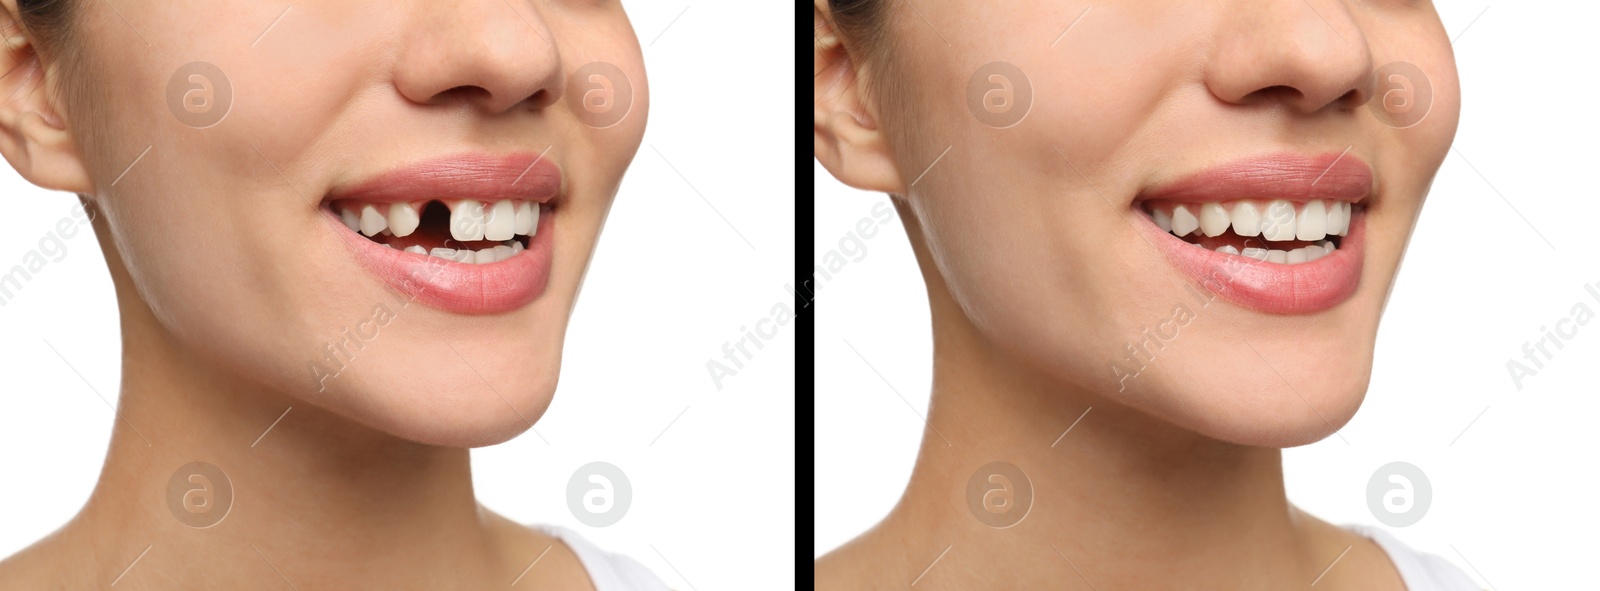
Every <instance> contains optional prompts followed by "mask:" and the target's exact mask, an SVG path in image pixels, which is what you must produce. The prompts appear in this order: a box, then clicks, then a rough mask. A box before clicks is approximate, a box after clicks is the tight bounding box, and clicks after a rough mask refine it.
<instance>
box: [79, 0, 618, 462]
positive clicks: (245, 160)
mask: <svg viewBox="0 0 1600 591" xmlns="http://www.w3.org/2000/svg"><path fill="white" fill-rule="evenodd" d="M373 6H374V5H372V4H371V3H361V2H333V3H327V4H325V5H320V6H319V7H317V8H315V9H310V10H308V11H306V12H305V13H304V14H301V11H298V10H297V11H296V18H297V19H299V25H298V27H297V28H276V27H275V29H274V31H273V32H275V33H282V34H283V35H284V39H283V40H282V41H283V42H282V43H278V44H271V43H268V41H267V40H263V41H262V45H263V46H266V47H267V48H268V49H269V51H259V50H261V49H262V47H259V46H258V47H257V48H255V49H256V50H258V53H254V54H246V53H243V52H233V51H231V50H229V51H223V50H220V49H219V50H218V51H216V52H211V53H208V54H207V55H209V56H210V57H209V58H208V59H211V60H213V61H214V62H215V63H213V64H209V67H203V66H194V65H193V64H192V63H189V62H187V60H186V58H185V57H184V55H185V51H186V50H185V47H190V48H191V49H192V46H195V45H208V44H214V46H215V47H219V48H220V47H230V46H229V45H228V43H230V42H231V41H230V39H232V38H233V37H232V36H231V35H232V34H233V33H235V32H236V31H231V30H228V29H229V27H232V26H235V25H237V27H239V28H244V27H245V26H246V25H247V24H248V20H249V19H242V20H241V22H239V23H231V22H228V23H220V24H217V25H216V26H214V27H212V29H213V30H211V32H210V33H206V34H199V35H198V36H196V35H190V36H188V37H185V39H187V41H186V43H187V45H185V46H182V47H180V46H177V45H174V46H173V47H157V48H155V49H156V50H157V51H155V52H153V53H154V56H153V57H145V58H140V59H137V60H133V63H121V62H115V61H108V60H111V58H97V59H95V60H91V63H94V62H96V61H98V62H99V63H100V64H105V65H104V66H102V67H99V68H97V69H96V71H97V72H98V73H99V74H100V75H102V76H104V77H105V80H104V81H103V82H105V83H106V85H107V87H112V88H127V89H134V90H129V91H128V92H127V95H128V98H127V100H124V101H121V102H119V103H118V104H116V105H114V106H110V107H104V106H102V107H98V108H96V109H94V111H96V112H97V114H98V116H99V117H100V118H102V119H103V121H101V122H100V127H101V128H102V129H110V130H117V131H116V133H115V134H110V133H106V134H99V136H100V137H102V138H104V139H102V140H101V141H100V142H98V143H97V144H96V145H95V146H93V151H94V152H96V153H99V154H100V158H99V159H100V161H101V162H100V163H99V165H98V166H96V168H98V169H99V170H98V174H97V177H100V178H102V179H104V180H105V181H106V182H105V183H103V184H101V186H105V187H109V188H108V189H106V190H104V191H102V194H100V195H97V199H98V201H99V205H100V209H101V210H102V211H103V212H104V213H105V216H104V217H105V226H106V228H105V230H106V231H108V232H110V234H111V235H112V237H113V238H114V242H115V246H116V248H117V250H118V253H119V255H120V258H121V262H122V264H123V265H124V266H125V267H126V270H127V273H128V277H129V278H130V279H131V281H132V285H131V286H130V285H120V286H119V289H131V290H132V291H133V292H134V293H136V294H137V295H138V300H139V302H140V303H141V304H142V305H144V306H147V307H148V308H149V309H150V310H151V311H152V312H153V316H154V318H155V319H156V321H157V322H158V323H159V324H160V326H159V330H162V331H165V332H167V333H170V334H171V335H172V336H173V342H175V343H177V344H178V345H179V346H180V347H182V348H183V349H184V350H185V351H186V352H189V353H192V354H194V355H196V356H198V357H200V358H202V359H204V360H206V361H207V362H208V363H210V364H212V365H214V366H216V367H220V368H223V369H224V370H226V371H228V372H230V373H232V374H235V375H236V376H238V377H239V378H240V379H241V380H242V381H244V382H247V383H250V384H253V385H257V386H259V387H262V388H264V389H267V390H271V391H275V392H278V393H281V394H284V395H286V396H288V397H290V398H292V399H296V400H302V401H304V402H306V403H308V404H313V405H316V406H319V407H322V408H325V409H328V410H330V411H332V412H334V413H337V414H339V415H343V416H344V417H346V418H348V419H350V420H352V421H354V422H357V423H360V424H364V425H367V426H369V427H373V428H376V429H379V430H381V431H385V432H387V433H390V434H393V435H396V436H399V437H403V438H406V439H410V440H414V441H419V442H422V443H428V444H438V445H453V446H479V445H488V444H493V443H498V442H501V441H504V440H506V439H509V438H511V437H513V436H515V435H516V434H518V433H521V432H523V431H525V430H527V429H528V428H530V427H531V426H532V424H533V421H535V420H537V419H538V418H539V416H540V415H541V414H542V413H543V412H544V410H545V408H546V407H547V406H548V405H549V403H550V400H551V397H552V395H553V392H554V389H555V385H556V382H557V377H558V375H559V370H560V362H561V356H562V355H561V353H562V342H563V339H564V335H565V331H566V326H567V321H568V317H569V315H570V313H571V311H572V309H573V305H574V301H575V298H576V296H577V292H578V290H579V287H580V284H581V283H582V280H583V277H584V273H585V269H586V268H587V265H588V262H589V258H590V256H591V254H592V252H593V250H594V247H595V243H596V240H597V238H598V236H599V233H600V230H601V227H602V225H603V223H604V220H605V218H606V215H607V212H608V210H609V208H610V206H611V203H612V200H613V198H614V197H615V195H616V192H617V190H618V187H619V184H620V181H621V177H622V175H623V173H624V171H625V170H626V168H627V167H628V165H629V162H630V161H631V159H632V157H633V155H634V154H635V153H636V151H637V149H638V146H639V143H640V140H641V138H642V135H643V130H644V122H645V116H646V113H647V111H648V98H647V93H646V85H645V77H644V71H643V64H642V59H641V56H640V51H639V47H638V44H637V40H636V39H635V38H634V37H633V33H632V29H631V27H630V26H629V24H628V22H627V19H626V17H625V16H623V15H622V13H621V9H620V7H617V6H614V5H612V4H611V3H605V4H604V5H596V6H592V7H590V6H586V7H584V8H583V9H581V10H567V11H560V12H559V13H557V11H549V10H544V11H542V12H543V14H532V15H524V17H525V18H524V19H515V18H513V19H506V20H505V21H504V23H502V22H501V21H498V20H497V21H494V23H487V22H486V23H473V25H474V27H475V28H471V29H472V30H475V31H477V33H478V34H481V35H484V36H487V37H486V38H488V39H491V41H493V40H498V41H495V42H503V43H504V44H505V45H506V47H503V48H501V49H505V50H506V52H505V53H503V54H496V53H495V52H493V51H481V50H482V49H483V47H484V43H485V41H483V39H480V38H479V37H477V36H473V37H471V38H462V39H455V38H452V37H449V36H447V35H445V34H444V33H440V32H438V30H439V27H425V29H426V30H423V29H422V28H413V27H412V26H411V25H412V24H413V23H416V22H421V21H418V20H416V19H414V18H411V17H414V16H416V15H407V14H404V13H405V10H402V9H398V8H396V9H394V10H392V11H383V10H376V9H374V8H373ZM406 10H409V9H406ZM246 12H249V11H246ZM450 14H451V15H455V14H456V13H450ZM268 16H269V19H268V21H269V22H270V16H271V15H268ZM441 18H444V17H443V16H441ZM450 18H455V16H451V17H450ZM460 18H466V17H460ZM562 19H566V20H562ZM190 20H192V19H190ZM173 21H174V22H179V23H182V22H188V21H187V20H185V18H183V17H181V15H173ZM347 21H350V22H353V21H360V22H364V23H366V25H364V26H362V27H354V28H347V27H345V25H346V24H350V22H347ZM505 23H515V24H516V27H517V28H514V29H513V28H508V27H510V25H509V24H505ZM530 23H533V25H530ZM191 24H193V23H191ZM173 26H177V25H173ZM529 26H536V27H537V28H536V30H535V31H533V32H530V31H528V30H527V27H529ZM445 28H449V27H445ZM357 29H360V30H363V31H369V30H370V31H372V32H371V33H370V34H368V33H362V34H360V35H355V36H354V37H352V36H351V35H345V34H333V31H335V30H339V31H345V30H357ZM502 29H504V30H502ZM196 30H203V29H196ZM462 30H468V28H463V29H462ZM576 31H583V34H582V35H578V34H576ZM506 39H517V40H518V41H515V42H512V41H506ZM401 42H403V43H401ZM397 43H400V44H399V45H397ZM490 44H491V45H493V43H490ZM422 50H426V52H425V53H429V54H431V55H432V56H433V57H431V58H430V57H428V56H427V55H421V56H419V55H416V54H415V52H416V51H422ZM307 54H315V55H317V56H318V59H317V60H316V62H315V63H317V64H318V66H317V67H316V68H309V67H306V65H305V64H306V63H309V62H304V61H302V60H301V58H305V57H307ZM396 55H402V56H408V57H402V58H396V57H395V56H396ZM463 56H465V57H463ZM529 56H533V57H529ZM452 60H454V61H452ZM186 64H187V65H186ZM111 66H119V67H111ZM446 66H450V67H446ZM196 68H199V69H196ZM188 69H193V70H194V71H193V72H190V71H188ZM195 76H199V77H200V78H202V79H203V80H200V82H197V83H196V84H198V86H195V87H194V88H190V86H188V85H189V84H190V82H192V81H195V80H196V78H195ZM222 89H226V90H227V93H226V95H224V94H222V93H221V90H222ZM195 92H203V93H207V94H206V97H208V98H205V99H204V100H202V99H201V98H196V97H195V95H194V93H195ZM535 92H541V93H543V94H535ZM507 96H510V97H512V98H511V99H507V98H505V97H507ZM524 98H525V99H526V100H523V101H521V102H519V101H518V100H516V99H524ZM207 101H209V102H207ZM207 109H224V111H223V113H222V115H221V116H218V117H213V118H214V119H215V120H209V119H208V120H201V119H200V114H204V113H206V112H208V111H207ZM113 135H114V137H112V136H113ZM135 158H137V162H136V164H135V165H134V166H133V167H128V166H127V163H128V162H134V161H135ZM111 179H116V181H115V182H114V183H113V182H112V181H111Z"/></svg>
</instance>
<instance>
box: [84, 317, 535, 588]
mask: <svg viewBox="0 0 1600 591" xmlns="http://www.w3.org/2000/svg"><path fill="white" fill-rule="evenodd" d="M122 303H123V305H122V306H120V308H121V311H122V315H123V335H124V341H123V351H124V359H123V380H122V392H121V403H120V405H119V406H120V413H119V416H118V420H117V421H116V427H115V429H114V431H113V434H112V439H111V446H110V450H109V452H108V454H107V459H106V463H105V466H104V469H103V471H102V473H101V476H100V481H99V483H98V485H97V486H96V488H95V490H94V492H93V494H92V495H91V497H90V500H89V502H88V503H87V504H86V505H85V507H84V509H83V511H82V512H81V513H80V515H79V516H78V518H76V519H75V520H74V522H73V523H72V524H71V525H69V531H75V532H76V533H79V534H83V536H84V538H83V539H87V540H92V541H93V543H94V544H95V545H96V546H97V555H98V556H99V557H100V561H101V562H100V565H99V566H100V567H101V568H100V569H98V570H101V571H102V572H106V571H107V570H108V569H109V570H110V572H118V571H121V569H123V568H125V566H126V565H128V564H130V563H134V560H135V558H136V557H138V556H139V554H140V553H141V552H142V551H143V550H144V549H145V548H146V547H147V546H149V547H150V549H149V551H148V553H147V554H146V555H145V556H144V557H143V558H142V559H140V560H139V561H138V562H137V563H135V564H134V566H133V567H132V568H129V569H128V572H127V574H126V575H124V576H125V577H126V578H128V579H130V580H129V582H132V579H143V580H144V581H145V582H146V583H149V582H154V581H161V582H165V583H183V582H192V581H190V579H191V578H194V577H200V578H202V579H204V580H213V581H214V580H221V579H217V578H216V577H218V576H219V575H221V576H237V578H235V579H228V580H240V581H244V580H253V581H257V582H258V583H260V584H261V585H263V586H264V587H265V586H271V587H272V588H278V585H281V582H280V581H279V579H280V578H283V579H285V580H288V581H289V582H290V583H291V584H293V585H297V586H301V587H302V588H304V587H305V585H310V584H313V583H315V585H313V586H321V587H334V588H403V587H418V586H420V587H427V588H439V587H449V586H466V587H475V588H487V587H488V586H490V585H504V584H505V582H506V581H505V580H502V579H503V578H504V577H503V575H504V573H505V572H506V570H507V569H508V568H512V569H514V567H511V566H508V565H506V564H503V562H504V561H502V560H501V557H500V556H498V555H497V553H496V552H495V549H496V548H495V546H494V545H493V542H494V540H493V539H492V536H491V533H492V532H491V521H490V519H491V515H490V514H488V513H487V512H481V511H480V508H479V506H478V504H477V502H476V501H475V499H474V496H473V490H472V481H471V474H470V467H469V456H468V450H466V449H461V448H444V447H432V446H426V445H421V444H417V443H413V442H409V441H405V440H401V439H398V438H395V437H392V436H389V435H387V434H384V433H381V432H378V431H375V430H372V429H369V428H366V427H363V426H360V425H357V424H354V423H352V422H350V421H347V420H344V419H342V418H340V417H336V416H333V415H331V414H329V413H326V412H324V411H322V410H320V409H318V408H315V407H313V406H311V405H309V404H305V403H304V402H303V401H299V400H294V399H292V398H290V397H289V396H286V395H284V394H282V393H280V392H275V391H273V390H271V389H269V388H265V387H262V386H261V385H259V384H257V383H254V382H252V381H250V380H247V379H244V378H242V377H240V376H238V375H236V374H233V373H230V372H228V371H226V370H224V369H221V368H219V367H218V365H217V364H215V363H211V362H208V361H206V356H205V355H200V354H196V353H195V352H194V351H191V350H187V349H186V348H185V347H183V346H182V345H181V344H180V343H178V342H177V341H176V340H175V339H173V338H172V337H171V335H170V334H168V333H167V332H166V331H165V330H164V329H162V328H161V327H160V325H159V324H158V323H157V322H156V321H155V319H154V318H153V317H152V315H151V314H150V312H149V310H148V308H147V307H145V306H143V305H142V304H135V305H130V304H129V302H127V301H124V302H122ZM291 406H292V407H293V408H292V410H290V407H291ZM286 412H287V414H285V413H286ZM196 461H199V462H205V463H207V464H211V465H214V466H215V467H216V468H217V469H219V470H220V471H221V472H222V473H223V474H224V475H225V476H226V479H227V481H228V483H230V484H231V488H232V501H231V503H230V506H227V507H224V505H223V503H222V499H221V498H220V497H221V496H222V495H221V494H220V493H219V492H218V491H220V490H221V488H222V486H221V484H220V483H218V482H211V483H210V484H211V485H212V487H211V488H212V490H213V492H212V493H210V495H211V497H212V498H213V499H214V500H213V501H212V505H211V506H210V507H209V508H207V507H206V506H205V499H206V495H207V493H205V492H203V491H202V492H200V493H193V494H192V496H191V497H190V499H191V502H190V503H189V504H188V505H187V506H186V505H185V504H184V503H182V502H181V499H182V491H187V490H191V489H202V484H201V483H203V482H204V481H201V480H193V481H189V482H185V481H186V480H188V479H187V478H185V477H186V476H187V474H185V475H183V476H182V477H179V478H178V482H179V491H180V492H179V493H178V494H177V496H178V497H179V499H180V502H179V503H178V509H177V510H174V509H172V508H170V507H169V498H168V497H171V496H174V493H172V492H170V491H169V481H170V480H171V479H172V478H173V476H174V474H175V473H176V472H179V471H180V469H181V468H182V467H184V466H186V465H189V464H191V463H192V462H196ZM213 478H214V476H213ZM223 510H226V516H225V518H223V519H222V521H221V522H220V523H217V524H216V525H214V526H212V527H207V528H204V529H198V528H195V527H191V526H190V525H186V524H185V522H184V521H185V520H187V521H189V522H190V523H195V524H205V523H207V522H208V519H207V518H208V517H210V516H213V515H216V514H217V513H218V512H221V511H223ZM175 513H176V514H177V515H175ZM180 516H182V519H180ZM213 519H214V518H213ZM379 557H382V558H381V559H380V558H379ZM508 560H509V559H508ZM380 563H381V564H382V567H381V568H374V567H375V566H376V565H378V564H380ZM275 570H276V571H278V572H276V573H275V572H274V571H275ZM280 573H281V574H280ZM479 575H481V576H482V577H484V578H483V579H482V580H479V579H478V576H479ZM104 582H107V583H108V582H110V579H107V580H106V581H104ZM475 583H481V584H475ZM178 586H184V585H182V584H180V585H178Z"/></svg>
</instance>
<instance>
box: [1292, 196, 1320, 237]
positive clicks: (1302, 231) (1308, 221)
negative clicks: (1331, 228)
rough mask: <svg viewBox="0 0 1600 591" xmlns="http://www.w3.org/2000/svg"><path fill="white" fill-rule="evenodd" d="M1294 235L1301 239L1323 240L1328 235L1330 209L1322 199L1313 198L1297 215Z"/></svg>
mask: <svg viewBox="0 0 1600 591" xmlns="http://www.w3.org/2000/svg"><path fill="white" fill-rule="evenodd" d="M1295 221H1296V222H1298V223H1297V224H1295V231H1294V236H1295V238H1298V239H1300V240H1321V239H1322V238H1323V237H1324V236H1327V235H1328V209H1327V206H1325V205H1323V203H1322V200H1321V199H1312V200H1311V202H1310V203H1307V204H1306V206H1305V209H1302V210H1300V215H1299V216H1296V220H1295Z"/></svg>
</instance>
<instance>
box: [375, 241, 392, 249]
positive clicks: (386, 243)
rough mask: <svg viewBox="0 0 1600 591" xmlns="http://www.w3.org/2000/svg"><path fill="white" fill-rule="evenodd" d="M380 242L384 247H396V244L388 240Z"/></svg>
mask: <svg viewBox="0 0 1600 591" xmlns="http://www.w3.org/2000/svg"><path fill="white" fill-rule="evenodd" d="M379 244H382V245H383V247H384V248H394V245H393V244H389V243H388V242H380V243H379Z"/></svg>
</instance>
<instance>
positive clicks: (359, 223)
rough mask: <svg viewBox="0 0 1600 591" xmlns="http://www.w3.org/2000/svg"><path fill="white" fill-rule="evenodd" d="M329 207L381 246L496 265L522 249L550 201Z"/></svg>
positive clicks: (343, 204)
mask: <svg viewBox="0 0 1600 591" xmlns="http://www.w3.org/2000/svg"><path fill="white" fill-rule="evenodd" d="M328 208H329V210H331V211H332V213H333V214H334V216H335V217H337V218H339V219H340V221H342V222H343V223H344V225H345V227H347V228H349V229H350V231H351V232H355V233H356V234H357V235H359V236H362V237H364V238H366V239H367V240H369V241H372V242H374V243H377V244H381V245H383V246H386V247H389V248H393V249H396V250H401V251H405V252H409V253H412V254H418V255H426V256H434V257H439V258H443V259H448V260H453V261H456V262H462V263H477V264H484V263H495V262H499V261H502V260H505V259H508V258H511V257H512V256H515V255H517V254H519V253H521V252H522V251H524V250H526V249H527V248H528V247H529V245H530V244H531V241H532V239H533V237H534V236H535V235H537V233H538V226H539V218H540V217H542V216H543V215H546V214H548V213H549V212H550V211H551V208H550V206H549V205H548V204H543V203H537V202H532V201H521V200H501V201H492V202H480V201H475V200H470V199H449V200H418V201H410V202H396V203H370V202H361V201H349V200H341V201H337V202H333V203H330V204H329V205H328Z"/></svg>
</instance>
